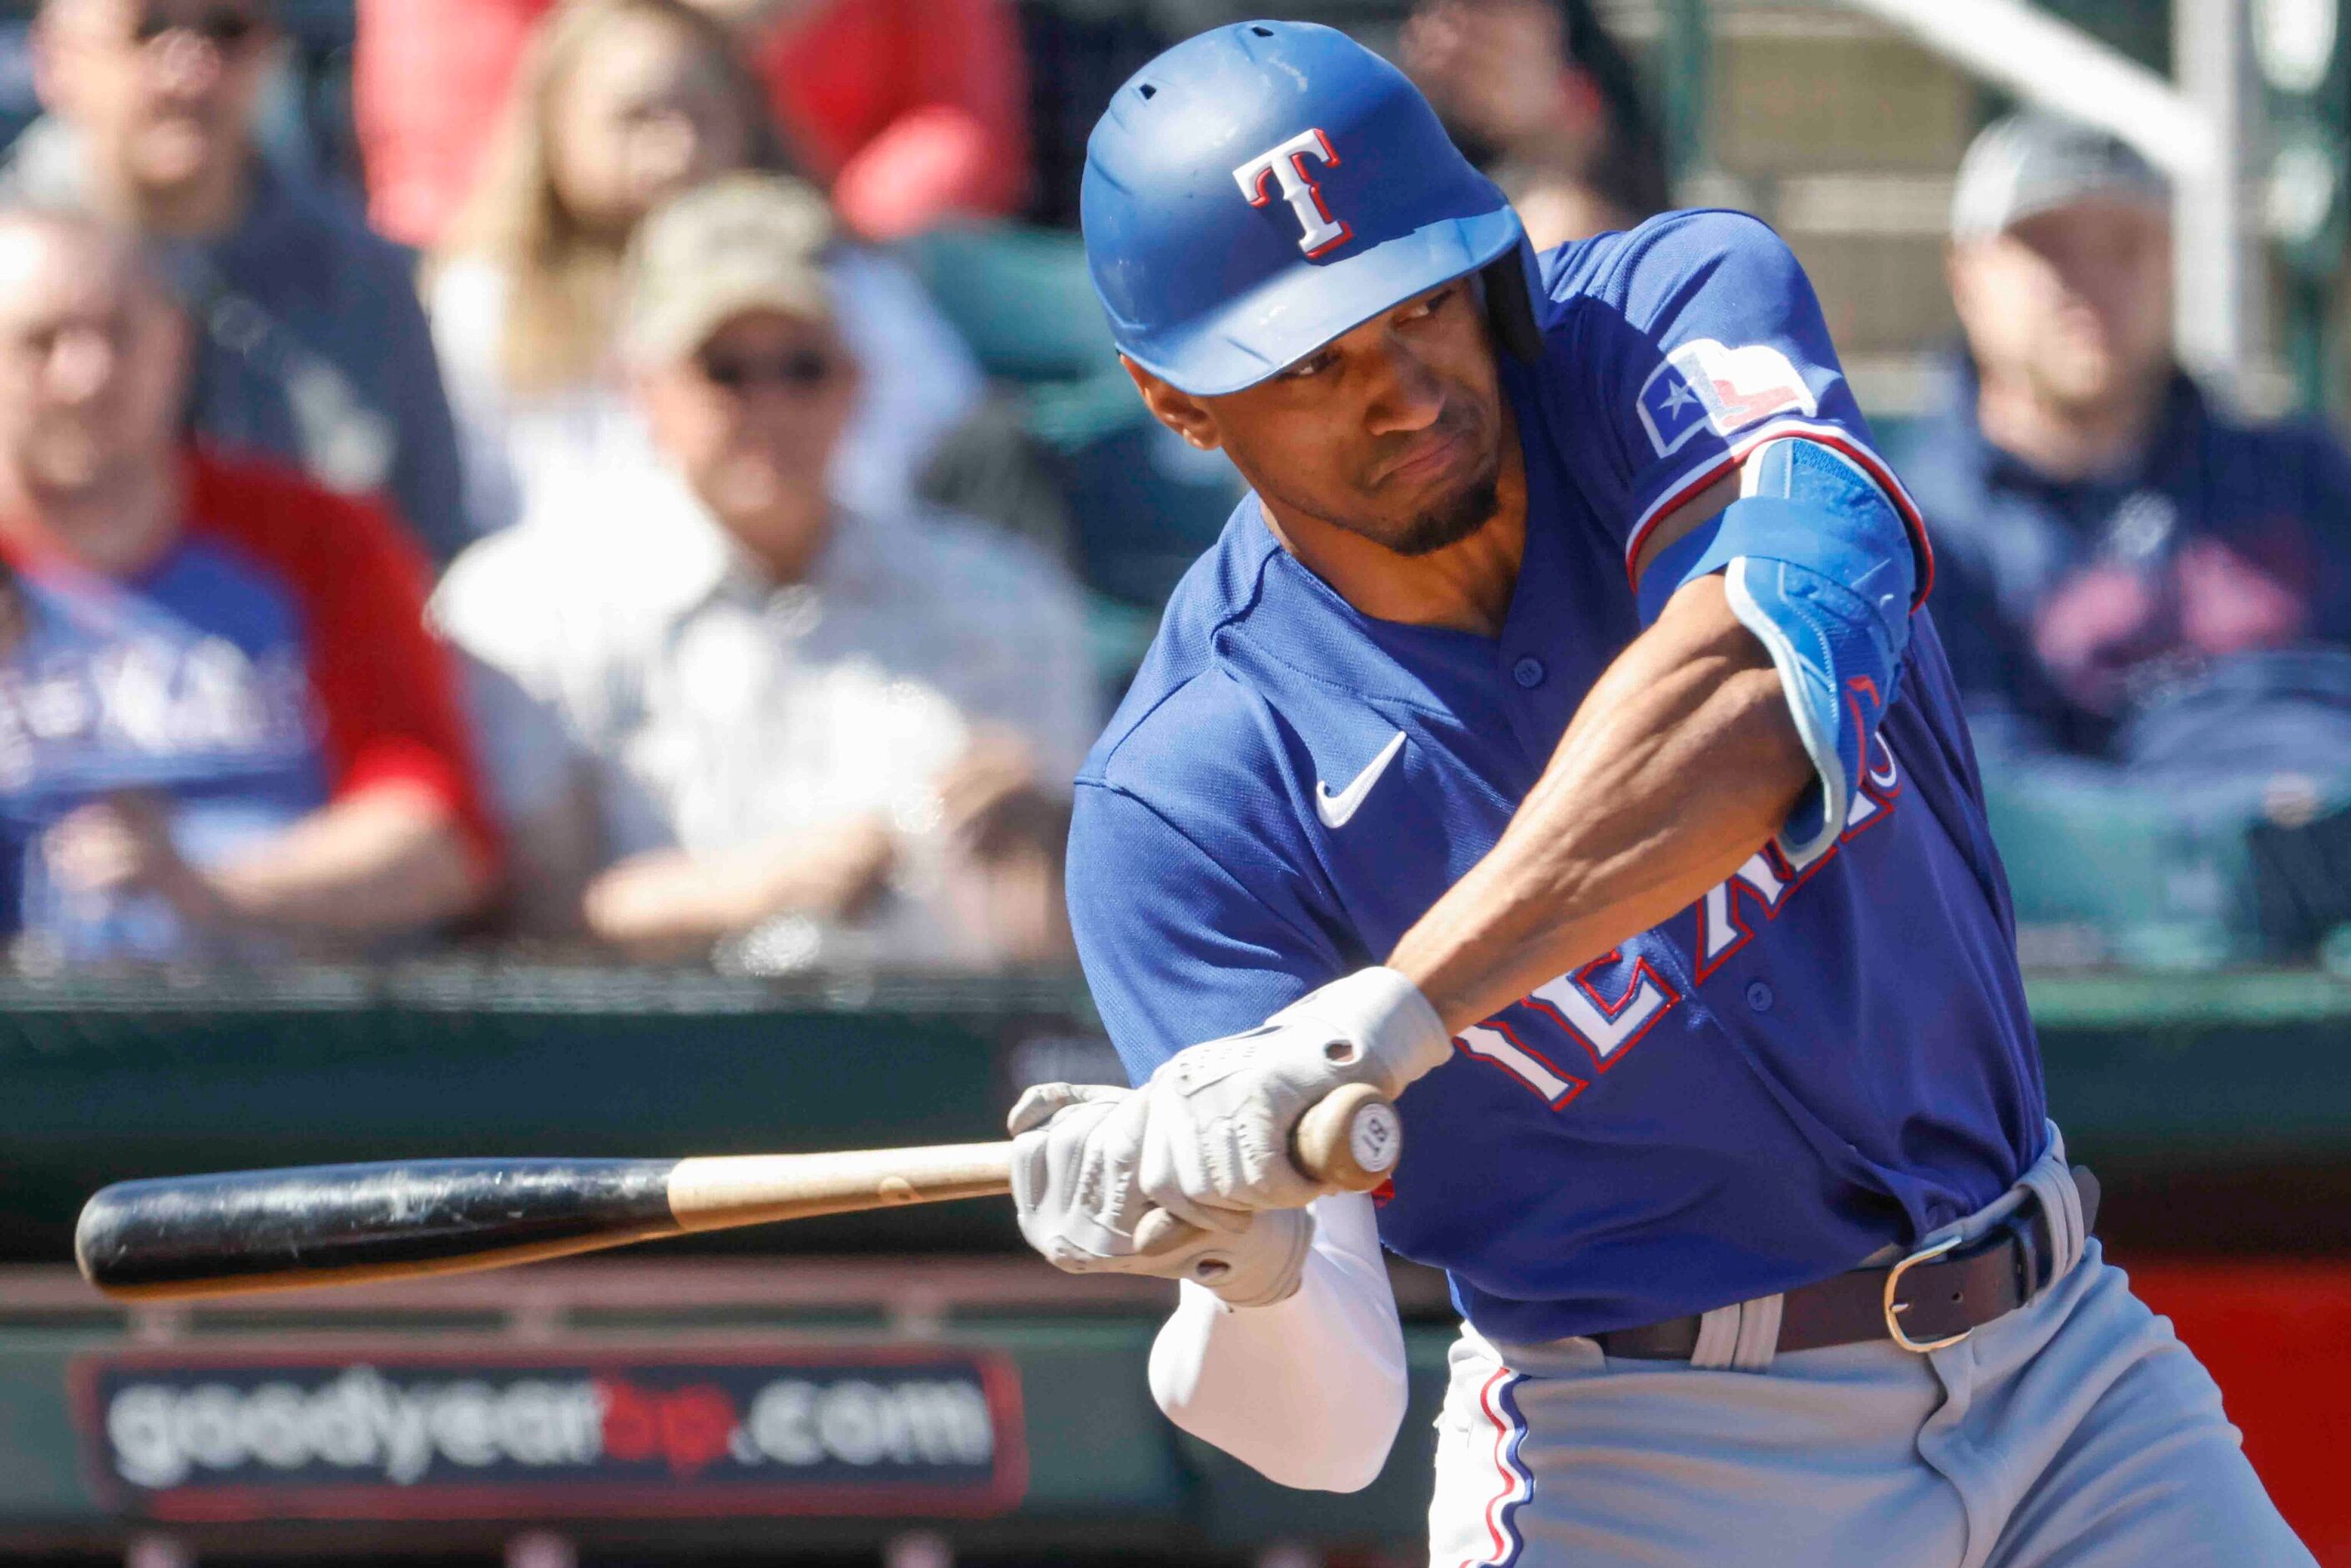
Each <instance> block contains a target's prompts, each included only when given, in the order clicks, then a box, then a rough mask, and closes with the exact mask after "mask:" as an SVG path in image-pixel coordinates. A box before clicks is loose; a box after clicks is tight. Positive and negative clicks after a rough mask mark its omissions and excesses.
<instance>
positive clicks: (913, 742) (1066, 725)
mask: <svg viewBox="0 0 2351 1568" xmlns="http://www.w3.org/2000/svg"><path fill="white" fill-rule="evenodd" d="M607 485H608V488H607V490H606V492H605V493H604V494H603V496H602V497H600V499H599V502H598V504H597V505H596V506H594V507H590V508H583V509H580V510H578V511H576V512H575V511H570V510H569V508H566V509H565V511H564V514H563V515H555V514H549V513H546V512H541V513H538V514H536V515H534V516H533V517H529V518H527V519H526V520H525V521H524V522H523V523H521V524H520V525H518V526H517V527H516V528H511V529H509V530H507V531H506V532H505V533H502V534H499V535H496V536H495V537H493V538H488V539H486V540H483V541H482V542H480V543H478V544H476V545H475V546H474V547H472V548H471V549H468V550H466V551H465V554H464V555H462V556H461V557H459V558H458V559H457V560H456V562H455V564H453V565H452V566H451V567H450V569H449V572H448V575H447V576H446V577H445V578H444V580H443V581H442V584H441V588H440V590H439V591H438V592H437V593H436V594H435V595H434V614H435V616H436V617H437V619H438V620H439V622H440V623H441V625H442V627H443V629H444V632H445V633H446V634H447V636H448V637H449V638H450V640H451V641H452V642H454V643H456V644H457V645H458V646H459V647H460V648H462V649H463V650H464V651H465V653H468V654H469V655H471V657H472V659H473V660H474V661H475V663H476V664H477V666H479V667H478V668H477V671H476V674H477V676H478V677H480V678H477V679H476V681H475V686H476V688H477V700H478V702H479V705H480V707H481V709H482V714H481V722H482V729H483V734H482V736H481V745H482V748H483V752H484V763H485V766H486V769H487V771H488V773H489V775H490V778H491V781H492V784H493V787H494V789H495V790H496V795H497V797H498V799H499V801H500V803H501V805H502V806H503V807H504V808H505V809H506V810H507V812H508V813H509V814H510V815H511V816H512V817H513V818H514V819H515V820H518V821H519V820H528V819H530V818H532V817H533V816H535V815H536V814H538V813H539V812H543V811H546V810H554V809H559V807H560V803H561V802H562V801H563V800H566V799H567V798H568V795H569V791H570V790H571V789H573V788H574V780H575V779H577V778H579V776H580V772H581V771H582V770H584V771H585V772H586V774H587V775H588V777H589V778H590V779H591V780H592V794H593V797H594V800H595V802H596V807H597V810H598V814H599V818H600V821H599V824H598V825H599V828H600V831H601V839H602V849H603V853H604V856H605V860H606V862H607V863H609V862H611V861H613V860H618V859H620V858H622V857H624V856H627V855H631V854H634V853H638V852H643V851H646V850H651V849H656V848H665V847H671V846H675V847H677V848H681V849H684V850H685V851H687V852H690V853H693V854H696V855H709V854H716V853H722V852H726V851H727V850H729V849H734V848H737V847H741V846H745V845H749V844H753V843H758V842H760V841H765V840H768V839H772V838H777V837H780V836H783V835H786V834H790V833H796V832H801V831H808V830H811V829H821V828H823V827H825V826H826V825H828V824H831V823H836V822H841V821H847V820H850V819H853V818H856V817H859V816H861V815H863V814H866V813H869V812H879V813H882V814H883V815H884V816H885V817H890V818H893V819H895V820H897V821H900V822H901V823H902V824H903V823H904V821H905V820H906V814H907V812H908V810H909V809H910V803H918V802H921V801H923V800H927V799H928V798H929V791H930V789H931V788H932V785H933V783H934V781H935V779H936V778H937V776H938V774H939V772H940V770H941V769H943V768H946V766H947V765H949V764H950V763H952V762H954V761H955V760H956V758H958V757H959V756H960V755H961V754H962V752H963V750H964V748H965V747H966V746H967V743H968V742H969V741H970V739H971V737H972V736H973V734H974V731H975V730H976V729H977V728H978V727H996V728H999V729H1002V730H1007V731H1009V732H1011V733H1012V734H1014V735H1017V736H1019V737H1021V738H1022V739H1024V740H1025V741H1026V742H1027V743H1028V745H1029V747H1030V748H1031V749H1032V751H1033V752H1034V754H1035V755H1036V757H1037V758H1038V762H1039V767H1040V775H1041V777H1042V778H1043V779H1046V780H1047V781H1048V782H1049V783H1065V782H1066V781H1067V780H1069V779H1072V778H1074V777H1075V775H1076V772H1077V769H1078V766H1079V764H1080V763H1081V762H1082V761H1083V760H1084V756H1085V751H1086V748H1087V747H1089V746H1090V745H1091V744H1092V740H1093V737H1094V734H1095V731H1096V729H1097V727H1098V725H1099V721H1100V717H1101V715H1100V711H1099V701H1098V695H1097V687H1096V684H1095V678H1094V674H1093V668H1092V662H1091V660H1090V658H1089V656H1088V652H1087V645H1086V637H1085V623H1084V616H1083V612H1082V609H1081V602H1080V600H1079V596H1078V592H1077V591H1076V589H1075V588H1074V587H1073V586H1072V585H1071V583H1070V581H1069V580H1068V579H1067V578H1066V577H1065V576H1064V575H1063V574H1062V573H1061V570H1060V569H1059V568H1058V567H1056V566H1054V565H1053V564H1051V563H1050V561H1049V560H1048V559H1046V558H1045V557H1044V556H1043V555H1041V554H1040V553H1039V552H1037V551H1036V550H1034V549H1032V548H1030V547H1029V546H1028V545H1027V544H1026V543H1024V542H1023V541H1021V540H1019V539H1016V538H1010V537H1008V536H1006V535H1003V534H1001V533H998V532H992V531H989V530H987V529H986V528H984V526H983V525H979V524H977V523H972V522H969V521H967V520H964V519H961V518H956V517H948V516H944V515H941V514H936V513H930V514H919V515H914V516H905V515H901V516H898V517H890V518H883V517H874V516H871V515H865V514H856V513H848V512H843V513H842V514H841V516H839V517H837V518H836V520H835V522H834V524H833V532H832V535H831V539H830V540H829V542H828V543H827V545H826V547H825V549H824V550H823V552H822V553H821V554H820V557H819V558H818V560H817V562H816V565H815V568H814V570H812V572H811V574H810V580H809V581H807V582H804V583H798V584H789V585H784V586H777V585H775V584H774V583H772V582H770V581H768V580H765V579H764V578H763V577H762V576H761V575H760V574H759V573H758V571H757V570H756V569H755V568H753V567H752V566H751V565H750V564H749V563H748V562H747V560H746V559H743V557H742V556H741V555H740V553H739V552H738V551H737V549H736V547H735V546H734V544H733V542H732V540H731V539H730V538H728V536H727V535H726V533H725V531H724V530H723V529H721V528H719V526H718V525H717V524H716V522H715V521H714V520H713V519H712V518H711V517H709V515H708V514H707V512H705V510H704V508H703V507H702V506H701V504H700V502H698V501H697V500H696V499H695V497H693V495H692V494H691V493H690V492H689V491H688V490H687V489H686V487H685V486H684V483H683V482H682V481H680V480H679V479H677V478H676V477H674V476H673V475H672V474H671V473H670V472H669V471H668V470H667V469H664V468H659V467H649V468H643V469H640V470H638V471H636V472H635V473H634V474H633V475H632V476H625V477H614V478H611V479H608V481H607ZM915 809H919V807H918V806H917V807H916V808H915ZM903 891H904V894H905V895H904V896H901V897H897V898H894V899H893V900H891V901H890V902H889V904H887V905H886V906H885V908H884V911H883V915H882V916H881V917H880V920H881V924H880V925H868V926H866V927H863V928H859V929H854V930H852V929H849V928H825V929H823V930H822V931H821V933H820V935H821V937H822V940H823V946H822V950H821V951H815V950H811V951H808V952H805V953H791V954H789V956H786V957H785V958H783V959H780V960H778V962H779V963H781V964H785V965H789V964H790V963H796V962H797V963H805V962H818V961H825V962H832V961H849V962H855V961H859V960H860V959H872V958H875V957H883V956H886V957H887V959H888V960H889V961H891V962H893V963H895V962H914V963H925V962H928V963H964V962H985V961H987V957H988V956H989V955H988V953H987V951H986V946H985V940H984V937H976V936H974V935H973V934H971V933H968V932H959V931H958V930H957V929H956V926H955V923H953V922H951V921H948V920H946V919H945V918H944V917H943V914H942V912H941V911H939V910H937V909H935V908H934V907H931V906H930V905H928V904H925V901H924V898H923V896H922V890H921V888H920V887H919V886H918V885H917V886H913V887H909V888H906V889H904V890H903ZM975 943H977V946H975Z"/></svg>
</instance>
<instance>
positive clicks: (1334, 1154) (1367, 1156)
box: [1290, 1083, 1404, 1192]
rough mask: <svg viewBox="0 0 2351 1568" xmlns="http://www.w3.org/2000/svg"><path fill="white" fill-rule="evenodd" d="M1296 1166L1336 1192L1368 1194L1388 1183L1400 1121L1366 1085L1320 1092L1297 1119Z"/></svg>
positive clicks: (1398, 1149) (1400, 1139) (1400, 1147)
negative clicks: (1319, 1096)
mask: <svg viewBox="0 0 2351 1568" xmlns="http://www.w3.org/2000/svg"><path fill="white" fill-rule="evenodd" d="M1290 1152H1291V1155H1293V1157H1294V1158H1295V1159H1296V1160H1297V1163H1298V1168H1299V1169H1300V1170H1301V1171H1303V1172H1304V1173H1305V1174H1306V1175H1307V1176H1310V1177H1311V1178H1312V1179H1313V1180H1315V1181H1318V1182H1320V1183H1322V1185H1323V1186H1328V1187H1335V1188H1337V1189H1338V1190H1339V1191H1341V1192H1369V1191H1371V1190H1372V1189H1373V1188H1374V1187H1375V1186H1379V1185H1380V1184H1381V1183H1382V1182H1384V1181H1385V1180H1387V1179H1388V1176H1389V1173H1391V1172H1393V1171H1394V1170H1395V1163H1396V1160H1397V1158H1398V1157H1399V1156H1400V1155H1403V1153H1404V1118H1402V1117H1401V1116H1399V1115H1397V1114H1396V1108H1395V1105H1394V1104H1392V1103H1389V1101H1388V1098H1387V1097H1386V1096H1385V1095H1384V1094H1382V1093H1381V1092H1379V1091H1378V1090H1376V1089H1374V1088H1373V1087H1372V1086H1371V1085H1370V1084H1368V1083H1350V1084H1348V1085H1346V1086H1345V1087H1344V1088H1342V1089H1334V1090H1332V1092H1330V1093H1328V1094H1325V1095H1324V1096H1323V1097H1322V1100H1321V1102H1320V1103H1317V1104H1316V1105H1315V1106H1314V1107H1313V1108H1312V1109H1311V1110H1310V1111H1308V1112H1307V1113H1306V1114H1305V1115H1303V1116H1301V1117H1300V1118H1299V1119H1298V1130H1297V1131H1296V1132H1295V1133H1294V1134H1291V1136H1290Z"/></svg>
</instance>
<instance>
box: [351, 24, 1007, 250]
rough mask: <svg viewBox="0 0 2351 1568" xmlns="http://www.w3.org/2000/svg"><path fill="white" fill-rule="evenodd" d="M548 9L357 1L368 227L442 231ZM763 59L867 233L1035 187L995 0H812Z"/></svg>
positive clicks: (888, 234)
mask: <svg viewBox="0 0 2351 1568" xmlns="http://www.w3.org/2000/svg"><path fill="white" fill-rule="evenodd" d="M554 5H555V0H359V45H358V50H357V58H356V60H355V61H354V65H353V80H352V95H353V99H354V102H353V111H354V114H355V117H356V119H357V121H358V129H359V139H360V152H361V154H362V157H363V159H364V161H365V163H366V168H367V181H368V211H369V217H370V219H371V221H372V222H373V223H374V225H375V226H376V227H377V228H379V229H381V231H383V232H384V233H385V234H388V235H392V236H393V237H394V238H396V239H400V240H404V241H406V242H407V243H409V244H411V245H419V246H425V245H431V244H432V243H433V242H434V240H435V239H436V238H438V237H439V235H440V234H441V231H442V229H443V228H444V226H445V225H447V224H448V222H449V220H450V218H451V217H452V216H454V215H455V212H456V210H457V208H458V207H459V205H460V204H463V202H464V201H465V195H466V193H467V192H468V191H469V190H470V189H471V185H472V182H473V178H474V174H475V169H476V167H477V166H478V164H479V162H480V158H481V154H482V152H483V150H484V149H485V148H486V146H487V145H488V143H489V141H490V140H491V138H492V135H493V133H494V131H495V130H496V125H497V122H498V118H499V115H500V113H501V111H502V110H503V109H504V106H505V99H506V94H507V84H508V83H509V82H510V81H511V80H512V78H513V76H514V73H515V68H516V67H517V65H519V64H520V62H521V59H522V55H523V51H524V49H525V48H526V47H527V46H528V42H529V37H530V33H531V29H532V28H533V27H534V26H536V25H537V23H538V19H539V17H540V16H544V15H545V14H546V13H547V12H548V11H549V10H550V9H552V8H553V6H554ZM755 64H756V67H757V69H758V74H759V75H760V77H761V78H763V79H764V80H765V81H766V82H767V84H768V92H769V94H770V97H771V100H772V104H773V107H774V110H775V112H776V117H777V120H778V123H780V124H781V125H782V126H783V128H784V131H785V132H786V134H787V136H788V137H789V140H790V141H791V143H792V146H793V151H794V152H795V154H796V155H797V156H798V158H799V162H800V163H801V166H802V167H803V168H804V169H805V171H806V172H809V173H810V174H811V175H814V176H815V177H816V178H818V179H820V180H822V181H826V182H828V183H831V187H832V193H833V201H834V204H835V205H836V206H837V207H838V208H839V209H840V212H841V216H842V217H843V218H844V219H845V220H846V221H847V222H848V223H849V224H850V225H852V226H853V227H855V228H856V229H858V230H859V231H860V232H861V233H863V234H866V235H871V236H872V237H874V238H880V239H887V238H892V237H894V236H897V235H904V234H910V233H913V232H914V231H916V230H918V229H921V228H924V227H926V226H928V225H931V224H933V223H935V222H936V221H937V220H938V219H939V218H941V217H942V216H944V215H946V214H949V213H954V212H967V213H987V214H1002V213H1007V212H1009V211H1011V210H1012V209H1013V208H1014V207H1015V206H1017V205H1018V204H1019V202H1020V201H1021V199H1022V198H1023V197H1024V196H1025V195H1026V194H1027V186H1028V175H1029V171H1028V162H1029V146H1028V130H1027V95H1028V70H1027V65H1026V62H1025V60H1024V59H1023V57H1022V55H1021V52H1020V38H1019V28H1018V27H1017V26H1015V24H1014V21H1013V17H1012V14H1011V11H1010V8H1009V7H1008V5H1006V4H1005V3H1004V0H817V3H816V4H814V5H811V6H810V7H809V9H808V11H807V13H806V14H805V15H803V16H799V17H798V18H796V19H794V20H791V21H788V22H786V23H784V24H782V25H781V26H778V27H777V28H775V29H774V30H773V32H771V33H770V34H769V35H768V38H767V40H766V42H765V43H764V44H763V45H762V47H760V49H759V52H758V59H757V61H756V62H755ZM420 84H430V86H429V87H420Z"/></svg>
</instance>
